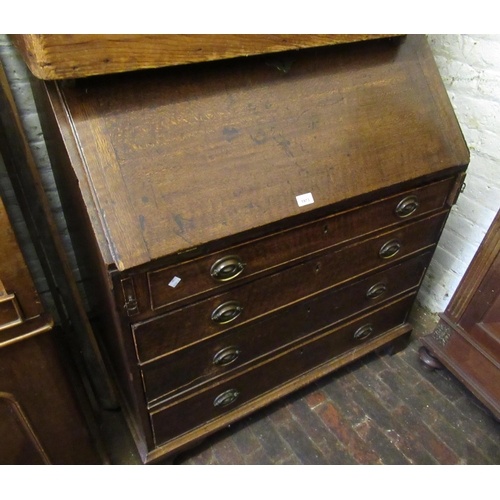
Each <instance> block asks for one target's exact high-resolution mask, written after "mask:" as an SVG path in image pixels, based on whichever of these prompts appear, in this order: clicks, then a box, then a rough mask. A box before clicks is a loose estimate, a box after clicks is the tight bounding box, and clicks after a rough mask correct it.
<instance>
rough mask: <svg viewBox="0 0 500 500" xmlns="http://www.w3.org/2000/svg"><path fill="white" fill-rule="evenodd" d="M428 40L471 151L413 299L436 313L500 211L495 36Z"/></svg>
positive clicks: (498, 38)
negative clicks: (462, 187)
mask: <svg viewBox="0 0 500 500" xmlns="http://www.w3.org/2000/svg"><path fill="white" fill-rule="evenodd" d="M428 40H429V43H430V46H431V49H432V51H433V54H434V57H435V59H436V63H437V65H438V68H439V71H440V73H441V76H442V78H443V82H444V84H445V86H446V89H447V91H448V95H449V96H450V100H451V103H452V105H453V107H454V109H455V113H456V115H457V118H458V121H459V123H460V126H461V127H462V131H463V133H464V137H465V140H466V142H467V144H468V146H469V149H470V152H471V161H470V166H469V170H468V173H467V179H466V189H465V191H464V193H463V194H461V195H460V197H459V199H458V203H457V205H456V206H455V207H453V209H452V212H451V215H450V218H449V219H448V222H447V224H446V227H445V229H444V231H443V235H442V237H441V240H440V243H439V246H438V249H437V250H436V253H435V256H434V258H433V260H432V262H431V265H430V267H429V271H428V273H427V275H426V278H425V280H424V283H423V285H422V289H421V291H420V294H419V297H418V299H419V301H420V302H421V304H422V305H424V306H425V307H427V308H428V309H430V310H431V311H432V312H440V311H444V309H445V308H446V306H447V304H448V302H449V300H450V299H451V296H452V295H453V293H454V292H455V290H456V287H457V286H458V284H459V282H460V279H461V278H462V276H463V274H464V272H465V270H466V269H467V267H468V265H469V263H470V261H471V260H472V258H473V256H474V254H475V253H476V250H477V247H478V246H479V244H480V243H481V241H482V239H483V237H484V235H485V233H486V231H487V230H488V228H489V226H490V224H491V222H492V220H493V218H494V216H495V214H496V212H497V211H498V209H499V208H500V35H429V36H428Z"/></svg>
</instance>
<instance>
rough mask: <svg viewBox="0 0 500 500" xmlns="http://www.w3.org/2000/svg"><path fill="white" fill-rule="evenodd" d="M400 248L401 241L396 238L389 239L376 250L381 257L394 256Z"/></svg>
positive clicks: (388, 257)
mask: <svg viewBox="0 0 500 500" xmlns="http://www.w3.org/2000/svg"><path fill="white" fill-rule="evenodd" d="M400 250H401V241H399V240H398V239H394V240H390V241H388V242H387V243H384V244H383V245H382V246H381V247H380V250H379V252H378V254H379V255H380V257H382V258H383V259H390V258H391V257H394V256H395V255H396V254H397V253H398V252H399V251H400Z"/></svg>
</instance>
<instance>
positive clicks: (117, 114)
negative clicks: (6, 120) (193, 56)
mask: <svg viewBox="0 0 500 500" xmlns="http://www.w3.org/2000/svg"><path fill="white" fill-rule="evenodd" d="M278 59H279V61H281V62H280V63H279V64H278V63H277V62H276V61H277V59H276V56H275V55H274V56H273V57H269V56H256V57H249V58H243V59H234V60H227V61H218V62H211V63H200V64H194V65H187V66H182V67H180V66H179V67H175V68H164V69H157V70H153V71H141V72H134V73H129V74H126V75H109V76H102V77H94V78H88V79H82V80H77V81H75V82H62V83H57V82H39V85H38V86H39V88H38V104H39V106H40V110H41V115H42V117H43V125H44V132H45V134H46V138H47V141H48V144H49V150H50V154H51V161H52V163H53V166H54V169H55V173H56V179H57V182H58V185H59V189H60V192H61V195H62V199H63V203H64V206H65V210H66V215H67V218H68V220H69V225H70V229H71V233H72V236H73V241H74V246H75V248H76V250H77V251H80V252H79V256H78V257H79V258H80V259H81V261H80V262H81V264H82V266H83V265H84V266H86V268H88V269H93V270H94V272H95V277H96V281H95V283H94V285H93V287H91V288H90V289H89V291H88V294H89V296H90V297H91V298H92V299H94V300H95V304H96V319H97V318H99V319H100V322H99V323H97V322H96V324H98V325H99V326H98V328H99V329H100V333H99V337H100V338H101V341H102V344H103V346H105V349H106V352H107V356H108V358H109V360H110V366H111V367H112V370H113V372H114V377H115V380H116V383H117V386H118V387H119V390H120V392H121V398H122V404H123V407H124V409H125V412H126V414H127V418H128V421H129V424H130V428H131V430H132V433H133V435H134V437H135V440H136V443H137V446H138V449H139V452H140V454H141V457H142V460H143V461H144V462H145V463H151V462H155V461H159V460H163V459H165V458H168V457H171V456H173V455H175V454H176V453H178V452H179V451H181V450H182V449H185V448H186V447H189V446H192V445H193V444H194V443H196V442H197V441H199V440H200V439H202V438H203V437H205V436H207V435H208V434H209V433H212V432H215V431H216V430H218V429H221V428H223V427H224V426H226V425H228V424H230V423H231V422H234V421H235V420H236V419H238V418H241V417H243V416H245V415H247V414H249V413H250V412H252V411H255V410H256V409H258V408H261V407H263V406H264V405H266V404H269V403H270V402H272V401H274V400H276V399H277V398H280V397H281V396H283V395H285V394H288V393H290V392H291V391H293V390H296V389H297V388H299V387H302V386H304V385H305V384H308V383H310V382H311V381H313V380H315V379H317V378H318V377H321V376H323V375H325V374H326V373H329V372H331V371H332V370H334V369H336V368H338V367H340V366H342V365H344V364H346V363H349V362H350V361H352V360H354V359H356V358H358V357H360V356H363V355H364V354H366V353H368V352H370V351H372V350H374V349H377V348H379V347H381V346H385V345H388V344H390V343H392V342H396V341H397V340H400V339H402V338H404V337H405V336H408V335H409V333H410V332H411V325H410V324H408V322H407V318H408V312H409V310H410V308H411V306H412V303H413V301H414V299H415V296H416V293H417V291H418V287H419V285H420V283H421V280H422V277H423V274H424V272H425V269H426V268H427V266H428V263H429V261H430V259H431V257H432V254H433V251H434V249H435V246H436V244H437V241H438V239H439V236H440V234H441V231H442V228H443V225H444V224H445V222H446V219H447V216H448V213H449V210H450V207H451V206H452V205H453V204H454V203H455V201H456V198H457V196H458V193H459V191H460V187H461V185H462V182H463V178H464V175H465V174H464V172H465V169H466V167H467V163H468V158H469V157H468V150H467V147H466V145H465V143H464V140H463V137H462V134H461V131H460V129H459V127H458V124H457V121H456V118H455V116H454V114H453V111H452V108H451V105H450V103H449V101H448V98H447V95H446V92H445V89H444V87H443V85H442V82H441V80H440V77H439V73H438V71H437V68H436V66H435V63H434V60H433V58H432V55H431V52H430V50H429V48H428V46H427V43H426V41H425V37H421V36H409V37H404V38H401V39H399V40H398V41H397V42H394V41H393V40H385V39H383V40H376V41H369V42H362V43H356V44H348V45H339V46H334V47H324V48H320V49H307V50H303V51H294V52H287V53H282V54H279V58H278Z"/></svg>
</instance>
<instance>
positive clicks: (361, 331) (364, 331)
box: [354, 323, 374, 340]
mask: <svg viewBox="0 0 500 500" xmlns="http://www.w3.org/2000/svg"><path fill="white" fill-rule="evenodd" d="M373 331H374V329H373V325H372V324H371V323H368V324H366V325H363V326H361V327H359V328H358V329H357V330H356V332H355V333H354V338H355V339H356V340H363V339H366V338H367V337H369V336H370V335H371V334H372V333H373Z"/></svg>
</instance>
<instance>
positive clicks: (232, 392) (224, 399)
mask: <svg viewBox="0 0 500 500" xmlns="http://www.w3.org/2000/svg"><path fill="white" fill-rule="evenodd" d="M239 395H240V393H239V392H238V391H237V390H236V389H228V390H227V391H224V392H223V393H221V394H219V395H218V396H217V397H216V398H215V399H214V406H215V407H217V408H223V407H224V406H228V405H230V404H231V403H234V402H235V401H236V400H237V399H238V396H239Z"/></svg>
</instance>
